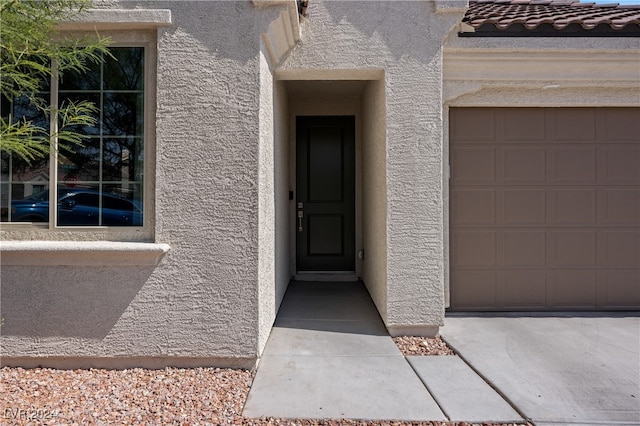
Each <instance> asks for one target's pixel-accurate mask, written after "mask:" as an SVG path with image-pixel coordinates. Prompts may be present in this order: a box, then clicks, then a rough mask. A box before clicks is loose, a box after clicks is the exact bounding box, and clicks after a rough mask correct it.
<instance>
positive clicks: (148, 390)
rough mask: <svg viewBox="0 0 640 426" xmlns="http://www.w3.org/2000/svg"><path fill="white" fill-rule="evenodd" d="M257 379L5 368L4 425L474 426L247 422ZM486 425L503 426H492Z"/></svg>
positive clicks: (181, 372) (187, 372)
mask: <svg viewBox="0 0 640 426" xmlns="http://www.w3.org/2000/svg"><path fill="white" fill-rule="evenodd" d="M252 380H253V375H252V373H251V372H249V371H246V370H231V369H218V368H193V369H178V368H167V369H164V370H145V369H139V368H136V369H130V370H99V369H91V370H55V369H49V368H36V369H23V368H10V367H5V368H2V369H0V410H1V411H0V424H3V425H5V424H6V425H116V424H117V425H185V426H186V425H260V426H262V425H274V426H276V425H299V426H312V425H325V426H333V425H351V426H365V425H366V426H369V425H387V426H404V425H414V426H418V425H420V426H427V425H430V426H445V425H447V426H449V425H456V426H468V425H470V423H443V422H372V421H368V422H365V421H358V420H340V419H337V420H308V419H307V420H305V419H298V420H284V419H273V418H263V419H250V418H244V417H242V415H241V413H242V407H243V405H244V402H245V400H246V398H247V394H248V393H249V388H250V386H251V381H252ZM485 425H486V426H489V425H492V426H493V425H495V424H489V423H487V424H485Z"/></svg>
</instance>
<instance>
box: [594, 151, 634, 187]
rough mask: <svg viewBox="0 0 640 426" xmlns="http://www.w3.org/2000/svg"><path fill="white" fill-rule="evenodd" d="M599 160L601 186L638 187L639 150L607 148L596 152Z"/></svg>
mask: <svg viewBox="0 0 640 426" xmlns="http://www.w3.org/2000/svg"><path fill="white" fill-rule="evenodd" d="M598 158H600V159H601V168H600V173H599V175H600V176H601V178H600V181H601V183H603V184H617V185H639V184H640V148H634V147H632V146H620V145H616V146H607V147H604V148H601V149H599V150H598Z"/></svg>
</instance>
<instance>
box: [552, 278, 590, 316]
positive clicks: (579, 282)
mask: <svg viewBox="0 0 640 426" xmlns="http://www.w3.org/2000/svg"><path fill="white" fill-rule="evenodd" d="M549 276H550V280H549V281H550V286H551V288H552V289H553V290H552V297H551V299H552V300H551V306H552V307H553V308H555V309H568V310H570V309H594V308H596V271H595V270H593V269H568V270H556V271H550V272H549Z"/></svg>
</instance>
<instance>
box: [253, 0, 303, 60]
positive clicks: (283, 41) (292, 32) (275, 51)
mask: <svg viewBox="0 0 640 426" xmlns="http://www.w3.org/2000/svg"><path fill="white" fill-rule="evenodd" d="M277 3H283V4H285V3H286V4H287V10H283V11H282V12H280V14H279V15H278V17H277V18H276V19H275V20H273V21H272V22H271V23H270V24H269V28H268V30H267V31H266V32H264V33H262V41H263V43H264V45H265V48H266V51H267V53H268V59H269V62H270V66H271V68H272V69H274V68H276V67H277V66H278V65H279V64H280V63H282V61H284V59H285V58H286V57H287V55H288V54H289V52H291V50H292V49H293V48H294V47H295V46H296V44H298V42H299V41H300V38H301V34H300V31H301V30H300V16H299V15H298V6H297V4H296V2H295V0H287V2H277Z"/></svg>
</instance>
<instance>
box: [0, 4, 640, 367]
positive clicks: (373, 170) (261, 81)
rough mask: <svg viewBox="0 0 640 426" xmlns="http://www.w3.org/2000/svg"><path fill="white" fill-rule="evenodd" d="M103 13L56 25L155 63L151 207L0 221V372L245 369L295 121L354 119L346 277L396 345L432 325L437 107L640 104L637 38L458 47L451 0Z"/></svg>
mask: <svg viewBox="0 0 640 426" xmlns="http://www.w3.org/2000/svg"><path fill="white" fill-rule="evenodd" d="M94 3H95V4H96V7H97V8H98V10H97V11H95V12H93V14H92V15H90V16H89V17H86V18H84V20H83V21H81V22H75V23H67V24H65V25H64V26H63V27H62V29H63V30H74V29H80V30H87V29H90V28H91V27H94V26H95V27H97V28H98V29H99V30H100V31H104V32H106V33H110V32H114V34H116V33H117V35H118V37H117V41H121V40H122V41H124V42H131V43H136V42H139V41H140V40H144V42H145V43H147V48H148V51H149V52H150V55H152V56H151V58H153V60H152V62H151V63H152V65H153V66H152V68H151V69H149V70H148V71H149V72H150V75H149V79H150V80H149V81H148V84H147V85H146V87H147V92H148V93H149V96H151V98H150V99H151V102H147V104H148V105H147V108H148V109H149V111H148V113H147V116H148V117H149V119H148V120H147V126H148V127H150V128H149V129H148V131H147V138H148V140H147V141H146V147H147V151H146V152H147V157H146V162H147V163H146V164H147V166H148V167H149V169H148V171H147V174H146V179H147V180H146V186H145V188H146V196H147V197H148V200H147V202H148V204H147V205H149V206H153V210H151V211H152V212H153V215H152V217H148V218H147V220H148V222H146V225H145V227H144V229H142V230H133V231H132V230H117V231H114V230H104V229H103V230H95V229H84V230H81V231H76V230H72V231H70V230H51V229H40V228H34V227H28V226H13V225H3V226H2V229H1V231H0V233H1V236H2V240H3V241H2V246H1V247H2V255H3V256H2V271H1V274H2V276H1V277H2V293H1V295H0V296H1V298H2V305H1V308H2V311H1V316H2V317H3V318H4V321H5V323H4V325H3V326H2V328H1V329H0V331H1V332H2V338H1V341H0V342H1V354H0V355H1V356H2V362H3V363H4V364H8V365H25V366H33V365H52V366H62V367H68V366H108V367H123V366H151V367H158V366H163V365H183V366H193V365H218V366H242V367H251V366H253V365H254V364H255V362H256V360H257V359H258V357H259V356H260V354H261V352H262V349H263V348H264V345H265V343H266V340H267V338H268V336H269V332H270V330H271V326H272V324H273V322H274V320H275V316H276V314H277V311H278V307H279V305H280V302H281V300H282V297H283V296H284V292H285V290H286V288H287V285H288V283H289V280H290V279H291V277H293V276H295V275H296V267H295V239H294V238H293V235H292V234H293V229H294V228H293V224H294V210H295V208H294V205H293V201H291V200H290V199H289V192H290V191H295V189H296V188H295V178H294V176H295V140H294V139H295V132H294V123H295V116H296V115H316V114H317V115H328V114H333V115H336V114H337V115H340V114H347V115H354V116H355V117H356V144H357V145H356V146H357V153H358V155H357V159H356V176H357V179H356V182H357V183H356V186H357V187H356V218H357V219H356V223H357V227H356V251H358V252H359V251H362V253H363V258H358V260H357V264H356V271H354V274H353V276H352V277H350V278H354V279H355V278H359V277H360V278H362V280H363V281H364V283H365V284H366V286H367V288H368V290H369V292H370V294H371V297H372V299H373V300H374V302H375V304H376V306H377V307H378V310H379V312H380V315H381V317H382V319H383V320H384V322H385V324H386V326H387V328H388V330H389V331H390V333H391V334H423V335H429V334H434V333H435V332H437V329H438V327H439V326H441V325H442V324H443V321H444V310H445V307H446V304H447V297H448V258H449V255H448V219H447V218H448V195H447V194H448V182H447V176H448V164H447V158H448V135H447V129H448V121H447V120H448V118H447V117H448V116H447V108H448V107H451V106H488V105H491V106H496V105H501V106H523V105H529V106H538V105H539V106H542V105H544V106H549V105H553V106H564V105H582V104H585V105H603V106H604V105H609V106H613V105H626V106H638V105H639V103H640V102H639V100H640V89H639V84H638V82H639V81H640V75H638V72H639V70H640V60H639V58H640V55H639V54H638V53H639V46H638V42H637V41H635V40H634V39H607V40H591V39H572V40H566V41H563V43H564V44H563V45H562V46H561V47H558V41H557V39H556V40H536V39H526V40H522V39H501V40H493V39H472V38H465V39H462V38H458V37H457V35H456V34H457V30H458V23H459V21H460V19H461V17H462V15H463V13H464V7H465V6H466V5H465V2H464V1H463V2H448V1H442V2H440V1H438V2H433V1H407V2H402V1H401V2H398V1H379V2H378V1H376V2H349V1H348V2H343V1H320V0H316V1H311V2H310V5H309V9H308V13H309V15H308V17H306V18H302V17H299V16H298V14H297V8H296V6H295V2H294V1H293V0H282V1H266V0H260V1H253V2H251V1H234V2H199V1H192V2H191V1H188V2H184V1H166V2H153V3H150V2H134V1H132V2H128V1H117V0H105V1H95V2H94ZM132 9H135V10H132ZM127 39H128V40H127ZM514 58H517V60H515V59H514ZM612 64H615V67H612ZM45 240H57V243H55V244H53V245H52V244H51V243H49V242H45ZM79 240H84V241H88V243H86V244H88V245H87V246H86V247H83V246H82V245H78V244H77V241H79ZM21 241H31V242H29V243H23V242H21ZM123 242H129V243H131V242H135V244H133V245H127V244H123ZM26 244H28V246H27V245H26ZM25 247H27V248H25ZM85 249H86V250H85ZM26 253H28V254H26ZM132 258H135V259H140V260H138V261H131V259H132ZM127 260H129V261H127Z"/></svg>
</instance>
